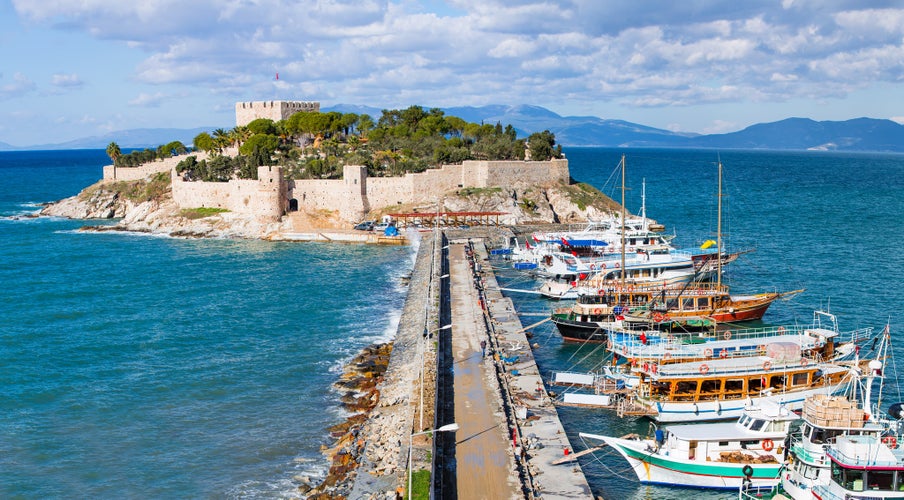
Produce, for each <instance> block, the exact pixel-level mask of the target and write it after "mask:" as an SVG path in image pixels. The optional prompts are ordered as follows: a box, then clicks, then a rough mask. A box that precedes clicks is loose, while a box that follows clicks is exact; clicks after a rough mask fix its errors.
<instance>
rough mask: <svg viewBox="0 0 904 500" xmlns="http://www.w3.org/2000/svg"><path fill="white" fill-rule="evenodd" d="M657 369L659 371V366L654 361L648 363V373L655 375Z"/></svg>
mask: <svg viewBox="0 0 904 500" xmlns="http://www.w3.org/2000/svg"><path fill="white" fill-rule="evenodd" d="M657 371H659V367H658V366H656V363H651V364H650V373H652V374H653V375H656V372H657Z"/></svg>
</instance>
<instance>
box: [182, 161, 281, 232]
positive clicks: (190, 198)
mask: <svg viewBox="0 0 904 500" xmlns="http://www.w3.org/2000/svg"><path fill="white" fill-rule="evenodd" d="M257 175H258V179H257V180H254V179H232V180H230V181H229V182H197V181H193V182H188V181H184V180H183V179H182V177H181V176H179V175H176V172H175V170H173V171H172V181H173V201H175V202H176V204H177V205H179V207H181V208H223V209H226V210H229V211H231V212H235V213H240V214H249V215H258V216H261V217H263V218H269V219H273V220H276V219H278V218H279V217H280V216H282V215H283V214H285V212H286V210H287V208H288V206H287V200H286V197H285V193H286V192H287V186H286V182H285V180H284V179H283V175H282V169H281V168H279V167H268V166H264V167H258V169H257Z"/></svg>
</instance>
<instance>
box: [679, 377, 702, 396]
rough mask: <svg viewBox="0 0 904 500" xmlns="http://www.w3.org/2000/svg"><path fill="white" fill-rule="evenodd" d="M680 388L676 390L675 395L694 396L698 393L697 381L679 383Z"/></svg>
mask: <svg viewBox="0 0 904 500" xmlns="http://www.w3.org/2000/svg"><path fill="white" fill-rule="evenodd" d="M677 385H678V386H677V387H676V388H675V393H677V394H693V393H695V392H697V381H696V380H684V381H681V382H678V384H677Z"/></svg>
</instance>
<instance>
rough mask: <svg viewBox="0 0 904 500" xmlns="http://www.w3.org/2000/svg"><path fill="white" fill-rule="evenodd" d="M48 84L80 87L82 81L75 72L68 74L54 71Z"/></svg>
mask: <svg viewBox="0 0 904 500" xmlns="http://www.w3.org/2000/svg"><path fill="white" fill-rule="evenodd" d="M50 84H51V85H53V86H54V87H81V86H82V84H83V82H82V80H81V78H79V76H78V75H77V74H75V73H72V74H68V75H66V74H62V73H56V74H54V75H53V76H52V77H51V79H50Z"/></svg>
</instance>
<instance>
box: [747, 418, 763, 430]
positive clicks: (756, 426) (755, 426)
mask: <svg viewBox="0 0 904 500" xmlns="http://www.w3.org/2000/svg"><path fill="white" fill-rule="evenodd" d="M765 424H766V421H765V420H760V419H756V420H754V421H753V423H752V424H750V430H752V431H761V430H763V426H764V425H765Z"/></svg>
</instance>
